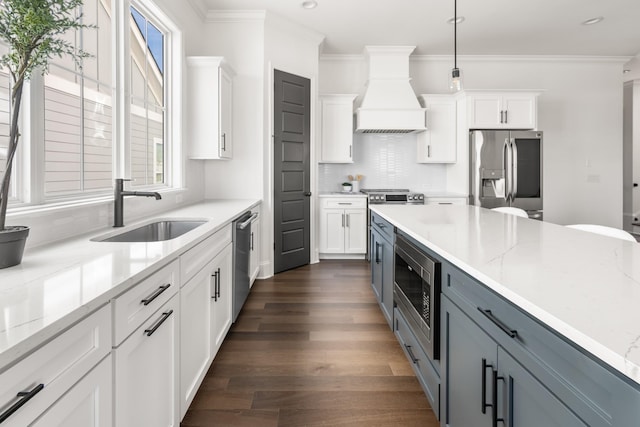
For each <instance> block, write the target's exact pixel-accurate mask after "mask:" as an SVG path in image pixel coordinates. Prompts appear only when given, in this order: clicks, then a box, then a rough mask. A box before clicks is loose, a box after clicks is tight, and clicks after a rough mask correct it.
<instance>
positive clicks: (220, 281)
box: [218, 268, 222, 298]
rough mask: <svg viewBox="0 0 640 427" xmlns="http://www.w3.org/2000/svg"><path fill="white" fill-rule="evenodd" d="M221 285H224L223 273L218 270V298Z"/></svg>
mask: <svg viewBox="0 0 640 427" xmlns="http://www.w3.org/2000/svg"><path fill="white" fill-rule="evenodd" d="M220 283H222V273H221V272H220V269H219V268H218V298H220V288H221V287H222V286H220Z"/></svg>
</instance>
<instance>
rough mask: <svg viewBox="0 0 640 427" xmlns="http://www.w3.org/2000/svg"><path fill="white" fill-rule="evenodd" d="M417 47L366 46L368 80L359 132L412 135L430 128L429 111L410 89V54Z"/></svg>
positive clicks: (358, 112) (360, 109) (360, 115)
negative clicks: (427, 114) (428, 122)
mask: <svg viewBox="0 0 640 427" xmlns="http://www.w3.org/2000/svg"><path fill="white" fill-rule="evenodd" d="M414 49H415V46H365V55H366V57H367V59H368V62H369V80H368V81H367V87H366V89H365V94H364V97H363V99H362V103H361V105H360V108H358V109H356V132H360V133H413V132H422V131H424V130H426V129H427V126H426V109H425V108H422V107H421V106H420V103H419V102H418V98H417V97H416V95H415V93H414V92H413V89H412V88H411V83H410V82H411V78H410V77H409V55H411V52H413V50H414Z"/></svg>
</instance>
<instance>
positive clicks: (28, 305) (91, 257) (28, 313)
mask: <svg viewBox="0 0 640 427" xmlns="http://www.w3.org/2000/svg"><path fill="white" fill-rule="evenodd" d="M259 203H260V201H258V200H210V201H204V202H202V203H198V204H195V205H191V206H187V207H183V208H180V209H176V210H173V211H169V212H164V213H162V214H159V215H154V216H152V217H149V218H146V219H145V220H143V221H136V222H132V223H130V224H127V225H126V226H125V227H124V228H121V229H119V230H121V231H126V230H128V229H131V228H135V227H136V224H144V223H148V222H150V220H152V219H158V218H163V219H187V218H188V219H204V220H206V221H207V222H206V223H205V224H203V225H201V226H199V227H197V228H195V229H194V230H191V231H189V232H188V233H185V234H183V235H182V236H180V237H178V238H175V239H173V240H167V241H164V242H149V243H121V242H118V243H116V242H114V243H107V242H94V241H91V240H90V239H91V238H93V237H96V236H100V235H103V234H106V233H111V232H113V231H114V229H113V228H111V227H105V228H104V229H103V230H100V231H96V232H94V233H91V234H87V235H83V236H80V237H77V238H73V239H70V240H65V241H62V242H59V243H55V244H51V245H47V246H43V247H39V248H35V249H33V250H28V251H26V252H25V254H24V257H23V260H22V264H20V265H18V266H15V267H10V268H7V269H3V270H0V372H2V371H3V370H5V369H6V368H8V367H9V366H11V365H12V364H13V363H14V362H15V361H17V360H18V359H20V358H21V357H22V356H23V355H25V354H27V353H29V352H31V351H32V350H33V349H35V348H36V347H38V346H39V345H41V344H43V343H44V342H46V341H47V340H49V339H51V338H52V337H54V336H56V335H57V334H58V333H59V332H61V331H63V330H65V329H66V328H68V327H69V326H71V325H73V324H74V323H75V322H77V321H78V320H80V319H82V318H83V317H85V316H86V315H87V314H89V313H91V312H93V311H95V310H96V309H98V308H100V307H102V306H104V305H105V304H107V303H108V302H109V300H110V299H112V298H113V297H115V296H117V295H119V294H121V293H123V292H124V291H126V290H127V289H129V288H130V287H131V286H132V285H134V284H135V283H137V282H139V281H140V280H142V279H143V278H145V277H146V276H148V275H149V274H151V273H152V272H153V271H155V270H157V269H158V268H160V267H162V266H164V265H167V264H169V263H170V262H171V261H173V260H175V259H176V258H178V257H179V256H180V254H182V253H184V252H185V251H187V250H188V249H190V248H191V247H193V246H195V245H196V244H197V243H199V242H201V241H202V240H204V239H206V238H207V237H209V236H210V235H212V234H213V233H215V232H216V231H218V230H220V229H221V228H222V227H224V226H225V225H227V224H229V223H231V221H233V220H234V219H235V218H237V217H239V216H240V215H241V214H242V213H244V212H246V211H248V210H250V209H251V208H253V207H255V206H257V205H258V204H259Z"/></svg>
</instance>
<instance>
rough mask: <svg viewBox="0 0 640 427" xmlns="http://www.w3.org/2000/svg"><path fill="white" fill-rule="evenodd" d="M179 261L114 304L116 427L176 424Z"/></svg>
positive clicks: (119, 297) (145, 280) (143, 282)
mask: <svg viewBox="0 0 640 427" xmlns="http://www.w3.org/2000/svg"><path fill="white" fill-rule="evenodd" d="M179 273H180V268H179V262H178V261H177V260H176V261H173V262H172V263H171V264H169V265H167V266H165V267H163V268H161V269H159V270H158V271H156V272H155V273H153V274H151V275H150V276H149V277H147V278H146V279H144V280H143V281H141V282H140V283H138V284H137V285H136V286H134V287H132V288H131V289H129V290H128V291H127V292H125V293H124V294H122V295H120V296H118V297H117V298H115V299H114V300H113V301H112V305H113V313H114V328H115V329H114V349H113V357H114V379H115V394H114V395H115V402H114V404H115V414H116V416H115V425H117V426H118V427H129V426H132V427H133V426H177V425H178V423H179V419H178V350H179V348H178V344H179V335H178V334H179V327H178V326H179V318H180V304H179V303H180V298H179V296H178V291H179V283H180V280H179Z"/></svg>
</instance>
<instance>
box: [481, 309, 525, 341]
mask: <svg viewBox="0 0 640 427" xmlns="http://www.w3.org/2000/svg"><path fill="white" fill-rule="evenodd" d="M478 311H479V312H480V313H482V314H484V316H485V317H486V318H487V319H489V320H491V322H493V324H495V325H496V326H497V327H498V328H500V329H502V331H503V332H504V333H505V334H507V335H509V336H510V337H511V338H515V337H517V336H518V331H516V330H515V329H511V328H510V327H508V326H507V325H505V324H504V323H502V321H501V320H500V319H498V318H497V317H496V316H494V315H493V313H491V310H485V309H483V308H480V307H478Z"/></svg>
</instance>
